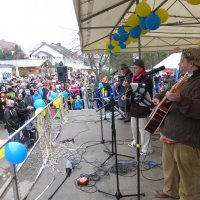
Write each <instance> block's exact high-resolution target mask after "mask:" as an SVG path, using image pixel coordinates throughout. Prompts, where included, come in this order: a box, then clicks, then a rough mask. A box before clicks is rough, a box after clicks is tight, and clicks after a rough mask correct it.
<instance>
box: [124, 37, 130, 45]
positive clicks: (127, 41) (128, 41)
mask: <svg viewBox="0 0 200 200" xmlns="http://www.w3.org/2000/svg"><path fill="white" fill-rule="evenodd" d="M124 43H125V44H126V45H129V44H130V43H131V37H130V36H129V37H128V39H127V40H126V42H124Z"/></svg>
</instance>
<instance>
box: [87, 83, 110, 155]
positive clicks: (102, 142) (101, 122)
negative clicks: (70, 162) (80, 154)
mask: <svg viewBox="0 0 200 200" xmlns="http://www.w3.org/2000/svg"><path fill="white" fill-rule="evenodd" d="M102 88H105V89H107V88H108V86H104V87H102ZM102 88H99V89H97V90H96V91H93V93H96V92H97V91H100V90H101V89H102ZM99 99H100V100H101V97H100V98H99ZM102 102H103V101H102ZM107 105H108V104H104V106H103V107H104V108H105V118H104V120H105V119H106V106H107ZM101 108H102V107H101ZM100 126H101V141H100V142H97V143H96V144H92V145H88V146H86V148H88V147H92V146H96V145H99V144H103V145H104V146H105V148H106V149H107V150H108V152H109V149H108V147H107V146H106V145H105V143H110V142H112V141H105V139H104V136H103V113H102V109H100Z"/></svg>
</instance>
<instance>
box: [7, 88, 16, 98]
mask: <svg viewBox="0 0 200 200" xmlns="http://www.w3.org/2000/svg"><path fill="white" fill-rule="evenodd" d="M7 99H12V100H14V99H15V92H14V91H13V88H12V86H10V87H8V89H7Z"/></svg>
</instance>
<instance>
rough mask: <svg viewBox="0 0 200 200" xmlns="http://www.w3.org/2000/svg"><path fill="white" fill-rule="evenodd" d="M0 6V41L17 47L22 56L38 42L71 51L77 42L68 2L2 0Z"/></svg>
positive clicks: (70, 1) (70, 4)
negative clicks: (21, 49)
mask: <svg viewBox="0 0 200 200" xmlns="http://www.w3.org/2000/svg"><path fill="white" fill-rule="evenodd" d="M0 6H1V11H0V39H4V40H6V41H9V42H14V43H17V44H19V45H20V46H21V47H22V48H23V50H24V51H25V53H29V52H30V50H32V49H33V48H36V47H37V46H38V45H40V44H41V42H47V43H62V45H63V46H65V47H69V48H72V47H73V42H72V41H73V39H74V38H75V37H76V38H78V36H77V32H78V31H77V30H78V25H77V21H76V17H75V12H74V7H73V2H72V0H2V1H1V4H0ZM78 44H79V43H78Z"/></svg>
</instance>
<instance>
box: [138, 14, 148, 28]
mask: <svg viewBox="0 0 200 200" xmlns="http://www.w3.org/2000/svg"><path fill="white" fill-rule="evenodd" d="M140 28H141V29H143V30H146V29H148V28H147V26H146V17H141V18H140Z"/></svg>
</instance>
